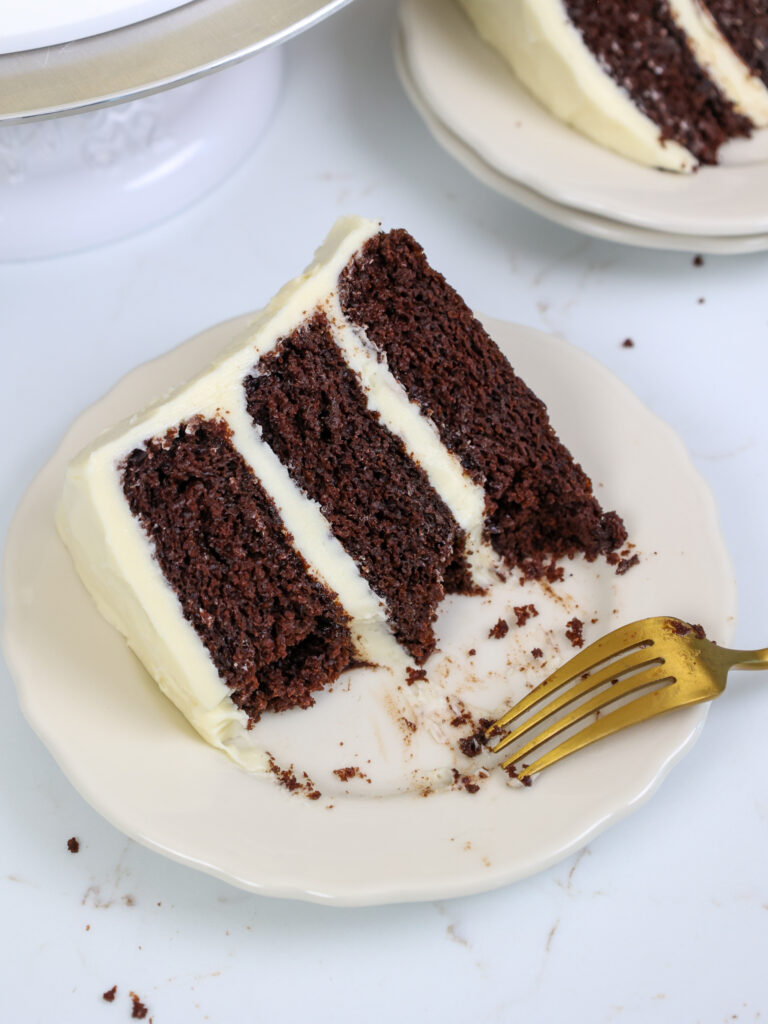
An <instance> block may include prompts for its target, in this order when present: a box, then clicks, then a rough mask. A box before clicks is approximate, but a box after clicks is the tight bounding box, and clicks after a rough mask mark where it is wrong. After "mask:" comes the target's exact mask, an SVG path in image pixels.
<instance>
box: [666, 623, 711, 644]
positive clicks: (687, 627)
mask: <svg viewBox="0 0 768 1024" xmlns="http://www.w3.org/2000/svg"><path fill="white" fill-rule="evenodd" d="M667 625H668V626H669V628H670V629H671V630H672V632H673V633H674V634H675V635H676V636H688V634H689V633H693V635H694V636H695V637H696V639H697V640H706V638H707V634H706V633H705V632H704V627H703V626H701V625H699V623H695V624H693V623H689V622H682V621H681V620H680V619H667Z"/></svg>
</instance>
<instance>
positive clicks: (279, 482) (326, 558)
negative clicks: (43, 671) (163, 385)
mask: <svg viewBox="0 0 768 1024" xmlns="http://www.w3.org/2000/svg"><path fill="white" fill-rule="evenodd" d="M378 231H379V225H378V224H377V223H375V222H372V221H367V220H363V219H361V218H344V219H342V220H340V221H339V222H337V224H336V225H335V227H334V229H333V230H332V232H331V234H330V235H329V237H328V239H327V240H326V242H325V243H324V244H323V246H321V248H320V249H319V250H318V252H317V254H316V257H315V260H314V261H313V263H312V264H311V265H310V266H309V267H308V268H307V270H306V271H305V272H304V274H303V275H301V276H300V277H298V278H296V279H295V280H294V281H292V282H291V283H290V284H288V285H286V286H285V287H284V288H283V289H282V290H281V291H280V292H279V293H278V295H277V296H276V297H275V298H274V299H273V300H272V302H270V303H269V305H268V306H267V307H266V308H265V309H264V310H263V311H262V312H261V313H259V314H257V315H256V317H255V318H254V319H253V321H252V322H251V323H250V325H249V326H248V328H247V329H246V330H245V331H244V332H243V333H242V334H241V335H239V336H238V338H236V339H235V340H234V341H233V343H232V345H231V346H229V347H228V348H227V350H225V352H224V353H223V354H222V356H221V357H220V358H219V359H218V360H217V361H216V362H215V363H214V364H213V365H212V366H211V367H209V368H208V369H206V370H204V371H203V372H201V373H200V374H198V375H197V376H196V377H194V378H193V379H192V380H191V381H189V382H188V383H186V384H185V385H182V386H181V387H180V388H178V389H176V390H174V391H173V392H171V393H170V394H169V395H167V396H165V397H164V398H161V399H159V400H157V401H156V402H154V403H153V404H152V405H150V406H149V407H148V408H147V409H145V410H144V411H143V412H142V413H139V414H137V415H136V416H134V417H132V418H131V419H130V420H128V421H126V422H124V423H122V424H119V425H118V426H116V427H115V428H113V429H112V430H110V431H108V432H106V433H105V434H104V435H102V436H101V437H100V438H99V439H98V440H97V441H96V442H95V444H94V445H92V446H91V447H90V448H88V449H86V450H85V451H84V452H82V453H81V454H80V455H79V456H78V457H77V458H76V459H75V460H74V461H73V463H72V464H71V466H70V469H69V471H68V473H67V478H66V481H65V486H64V491H63V495H62V499H61V502H60V506H59V509H58V514H57V524H58V528H59V531H60V533H61V536H62V538H63V539H64V541H65V543H66V544H67V546H68V547H69V549H70V551H71V553H72V556H73V558H74V561H75V564H76V566H77V569H78V572H79V574H80V576H81V578H82V579H83V581H84V583H85V585H86V587H87V589H88V590H89V591H90V592H91V594H92V596H93V597H94V599H95V601H96V603H97V606H98V607H99V610H100V611H101V613H102V614H103V615H104V617H105V618H106V619H107V620H108V621H109V622H110V623H112V625H114V626H115V627H116V628H117V629H118V630H119V631H120V632H121V633H123V634H124V636H125V637H126V639H127V641H128V643H129V645H130V646H131V647H132V648H133V650H134V651H135V652H136V654H137V655H138V656H139V658H140V659H141V661H142V662H143V663H144V664H145V665H146V667H147V669H148V670H149V671H150V673H151V674H152V676H153V677H154V678H155V679H156V680H157V682H158V685H159V686H160V688H161V689H162V690H163V692H164V693H165V694H166V695H167V696H168V697H169V698H170V699H171V700H172V701H173V702H174V704H176V706H177V707H178V708H179V709H180V710H181V711H182V712H183V714H184V715H185V716H186V717H187V718H188V720H189V721H190V722H191V724H192V725H193V726H194V727H195V729H197V731H198V732H199V733H200V734H201V735H202V736H203V737H204V738H205V739H206V740H208V742H210V743H211V744H212V745H214V746H216V747H219V748H221V749H223V750H225V751H226V752H227V753H228V754H229V755H230V756H231V757H233V759H234V760H236V761H238V762H239V763H240V764H242V765H243V766H245V767H247V768H250V769H263V768H265V767H266V758H265V755H264V752H263V750H262V749H261V748H260V747H259V746H258V740H257V738H256V737H255V736H254V733H253V732H250V731H248V729H247V726H248V716H247V714H246V713H245V712H244V711H242V710H241V709H239V708H238V707H237V706H236V705H235V703H234V701H233V700H232V698H231V696H230V692H229V689H228V687H227V686H226V685H225V683H224V682H223V680H222V679H221V677H220V676H219V674H218V672H217V670H216V668H215V666H214V665H213V662H212V660H211V657H210V654H209V652H208V650H207V648H206V647H205V645H204V643H203V642H202V640H201V639H200V637H199V636H198V634H197V632H196V631H195V629H194V627H193V626H192V624H191V623H190V622H189V621H188V620H187V619H186V618H185V616H184V614H183V611H182V608H181V605H180V602H179V600H178V598H177V596H176V593H175V592H174V590H173V589H172V588H171V587H170V585H169V584H168V582H167V581H166V579H165V577H164V575H163V573H162V570H161V568H160V566H159V564H158V562H157V560H156V559H155V558H154V556H153V553H152V545H151V542H150V541H149V540H148V538H147V535H146V533H145V532H144V530H143V528H142V526H141V524H140V523H139V522H138V521H137V519H136V518H134V516H133V515H132V513H131V511H130V508H129V506H128V503H127V501H126V499H125V495H124V493H123V489H122V485H121V478H120V464H121V462H122V460H123V459H124V458H125V457H126V456H127V455H128V454H129V453H130V452H131V451H132V450H133V449H135V448H141V447H142V446H143V445H144V443H145V442H146V441H147V439H149V438H151V437H163V436H165V434H166V433H167V431H168V430H169V429H173V428H175V427H177V426H178V425H179V424H180V423H182V422H184V421H188V420H190V419H191V418H193V417H197V416H202V417H204V418H211V419H217V418H218V419H223V420H225V421H226V423H227V424H228V426H229V428H230V430H231V432H232V443H233V445H234V447H235V449H236V450H237V451H238V452H239V453H240V455H242V457H243V458H244V459H245V461H246V462H247V463H248V465H250V466H251V467H252V469H253V470H254V472H255V473H256V475H257V477H258V478H259V480H260V481H261V483H262V484H263V486H264V488H265V489H266V491H267V492H268V493H269V495H270V497H271V498H272V500H273V501H274V503H275V506H276V508H277V510H278V512H279V514H280V516H281V518H282V520H283V523H284V525H285V528H286V530H288V532H289V533H290V534H291V535H292V540H293V544H294V547H295V548H296V550H297V551H298V552H299V554H301V556H302V557H303V558H304V560H305V562H306V563H307V566H308V568H309V571H310V573H311V574H313V575H314V576H315V577H316V578H317V579H319V580H320V581H321V582H322V583H324V584H325V585H326V586H327V587H328V588H329V589H330V590H331V591H333V592H334V593H336V594H337V595H338V598H339V601H340V604H341V605H342V606H343V608H344V609H345V611H346V612H347V614H348V616H349V617H350V620H351V621H350V632H351V635H352V638H353V641H354V643H355V647H356V649H357V651H358V653H359V655H360V657H361V659H362V660H365V661H368V662H371V663H376V664H381V665H385V666H388V667H390V668H395V669H397V668H399V669H401V670H402V669H404V667H405V666H407V665H411V664H413V663H412V661H411V659H410V658H409V656H408V655H407V654H406V652H405V651H404V650H403V648H402V647H401V646H400V645H399V644H398V643H397V641H396V640H395V638H394V636H393V633H392V630H391V628H390V626H389V623H388V621H387V610H386V607H385V605H384V602H383V601H382V600H381V599H380V598H379V597H378V596H377V595H376V594H375V593H374V592H373V591H372V590H371V588H370V587H369V585H368V584H367V583H366V582H365V580H364V579H363V577H362V576H361V574H360V572H359V570H358V567H357V566H356V564H355V562H354V561H353V559H352V558H351V557H350V555H348V554H347V552H346V551H345V550H344V548H343V547H342V545H341V543H340V542H339V541H338V540H337V539H336V537H335V536H334V535H333V533H332V531H331V529H330V526H329V524H328V521H327V520H326V518H325V517H324V515H323V514H322V512H321V510H320V507H319V505H318V504H317V503H316V502H313V501H311V500H310V499H309V498H308V497H307V496H306V495H305V494H304V493H303V492H302V491H301V490H300V489H299V488H298V487H297V485H296V484H295V483H294V482H293V480H292V479H291V477H290V475H289V473H288V470H287V469H286V468H285V467H284V466H283V465H282V463H281V462H280V461H279V460H278V458H277V456H276V455H275V453H274V452H273V451H272V450H271V448H270V447H269V446H268V445H267V444H266V443H265V442H264V441H263V440H262V439H261V436H260V434H261V432H260V430H259V428H257V427H256V426H255V425H254V423H253V420H252V419H251V417H250V415H249V414H248V411H247V408H246V399H245V393H244V389H243V378H244V377H245V376H246V375H247V374H249V373H258V360H259V358H260V357H261V356H263V355H265V354H267V353H268V352H270V351H271V350H272V349H274V348H275V346H276V345H277V344H278V342H279V340H280V339H281V338H282V337H285V336H288V335H290V333H291V332H292V331H293V330H294V329H295V328H296V326H297V325H298V324H300V323H302V322H303V321H304V320H306V319H307V317H308V316H310V315H311V314H312V313H313V311H314V310H316V309H317V308H325V309H326V310H327V311H328V312H329V313H330V315H331V316H330V318H331V320H332V323H333V330H334V340H335V341H336V343H337V344H338V345H339V347H340V349H341V351H342V353H343V354H344V357H345V359H346V361H347V363H348V365H350V367H351V368H352V369H353V370H354V371H355V372H357V373H358V374H359V376H360V378H361V380H362V382H363V386H364V389H365V392H366V395H367V400H368V403H369V407H370V408H371V409H373V410H374V411H376V412H377V413H378V414H379V416H380V418H381V420H382V422H383V423H384V424H385V425H386V426H387V427H389V428H390V429H392V430H393V431H394V432H395V433H397V434H398V436H400V437H401V438H402V440H403V441H404V443H405V445H406V447H407V449H408V451H409V453H411V455H412V457H413V458H414V459H415V461H417V462H418V464H419V465H420V466H421V467H422V469H423V470H424V472H425V473H426V474H427V477H428V479H429V482H430V484H431V485H432V486H433V487H434V489H435V490H436V491H437V492H438V494H439V495H440V496H441V497H442V498H443V500H444V501H445V503H446V505H448V507H449V509H450V510H451V511H452V513H453V514H454V517H455V518H456V520H457V522H458V523H459V525H460V526H461V527H462V528H463V529H464V530H465V531H466V534H467V537H468V541H469V543H468V550H467V555H468V561H469V563H470V566H471V568H472V569H473V575H474V578H475V580H476V582H478V583H480V584H481V585H482V584H484V583H485V582H487V579H488V576H489V573H490V570H491V567H492V566H493V565H494V564H496V557H495V555H494V554H493V552H492V551H491V549H490V548H489V547H488V545H486V544H485V542H484V541H483V540H482V531H483V523H484V494H483V491H482V488H480V487H479V486H478V485H477V484H475V483H473V482H472V481H471V480H470V479H469V477H468V476H467V474H466V473H465V472H464V471H463V469H462V468H461V466H460V464H459V463H458V460H456V459H455V458H454V457H453V456H451V455H450V454H449V453H448V452H447V451H446V450H445V449H444V448H443V446H442V445H441V443H440V441H439V439H438V438H437V433H436V431H435V429H434V427H433V426H432V424H431V423H429V422H428V421H427V420H426V419H425V418H424V417H423V416H421V415H420V413H419V412H418V410H417V407H416V406H415V405H414V404H413V403H411V402H410V401H409V400H408V398H407V397H406V396H405V393H404V391H403V389H402V388H401V387H400V385H399V384H398V383H397V382H396V381H395V379H394V378H393V377H392V375H391V374H389V373H388V371H387V370H386V367H385V366H384V365H383V364H382V363H381V361H379V360H377V358H376V357H375V356H374V355H373V354H372V352H370V351H369V350H368V347H367V345H366V342H365V339H364V338H363V337H361V335H360V332H359V331H358V330H356V329H353V328H352V327H351V326H350V325H349V324H347V323H346V321H345V320H344V317H343V314H342V312H341V307H340V304H339V301H338V295H337V291H336V285H337V281H338V277H339V274H340V272H341V270H342V269H343V268H344V267H345V266H346V265H347V263H348V262H349V261H350V260H351V259H352V258H353V257H354V256H355V255H356V253H358V252H359V250H360V249H361V247H362V246H363V244H364V243H365V242H366V241H367V240H368V239H369V238H370V237H371V236H372V235H374V234H376V233H377V232H378Z"/></svg>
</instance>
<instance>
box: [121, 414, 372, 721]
mask: <svg viewBox="0 0 768 1024" xmlns="http://www.w3.org/2000/svg"><path fill="white" fill-rule="evenodd" d="M230 438H231V432H230V429H229V427H228V426H227V424H226V423H224V422H222V421H218V420H203V419H195V420H191V421H189V422H186V423H182V424H181V425H180V426H179V427H178V428H177V429H175V430H171V431H169V432H168V434H167V435H166V436H165V437H155V438H151V439H150V440H148V441H147V442H146V443H145V445H144V447H142V448H136V449H134V451H132V452H131V454H130V455H128V456H127V458H126V459H125V460H124V462H123V463H122V465H121V467H120V469H121V474H122V485H123V491H124V493H125V496H126V498H127V500H128V503H129V505H130V509H131V512H132V513H133V515H134V516H135V517H136V518H137V519H138V520H139V522H140V523H141V524H142V526H143V528H144V530H145V531H146V533H147V534H148V535H149V537H150V539H151V540H152V544H153V547H154V554H155V557H156V559H157V561H158V562H159V563H160V567H161V568H162V571H163V574H164V575H165V577H166V579H167V580H168V582H169V584H170V585H171V586H172V587H173V589H174V591H175V592H176V594H177V596H178V598H179V601H180V603H181V606H182V609H183V611H184V616H185V617H186V618H187V620H188V621H189V622H190V623H191V624H192V625H193V626H194V628H195V630H196V632H197V634H198V636H199V637H200V639H201V640H202V641H203V643H204V644H205V646H206V647H207V648H208V651H209V652H210V655H211V658H212V660H213V662H214V664H215V666H216V668H217V670H218V672H219V675H220V676H221V678H222V679H223V680H224V681H225V682H226V684H227V685H228V686H229V687H230V688H231V691H232V694H231V696H232V699H233V700H234V702H235V704H237V706H238V707H240V708H242V710H243V711H245V712H246V713H247V714H248V716H249V720H250V722H251V723H253V722H255V721H257V720H258V718H259V717H260V715H261V713H262V712H263V711H264V710H265V709H267V708H269V709H271V710H276V711H279V710H284V709H285V708H289V707H293V706H295V705H299V706H300V707H308V706H309V705H310V704H312V703H313V698H312V696H311V693H312V691H315V690H319V689H320V688H321V687H323V686H324V685H325V684H326V683H328V682H330V681H332V680H333V679H335V678H336V677H337V676H338V674H339V673H340V672H342V671H343V670H344V669H345V668H346V667H347V666H348V665H349V664H350V662H351V661H352V659H353V650H352V642H351V638H350V635H349V631H348V629H347V626H346V615H345V613H344V611H343V609H342V608H341V606H340V605H339V604H338V602H337V601H336V599H335V595H334V594H332V593H331V592H330V591H329V590H327V588H325V587H324V586H322V585H321V584H320V583H319V582H317V581H316V580H315V579H313V578H312V577H311V576H310V575H309V574H308V572H307V568H306V565H305V563H304V561H303V559H302V558H301V556H300V555H299V554H298V553H297V552H296V551H295V550H294V548H293V547H292V544H291V538H290V536H289V535H288V534H287V533H286V531H285V530H284V528H283V526H282V524H281V521H280V517H279V515H278V513H277V510H276V508H275V506H274V504H273V502H272V500H271V499H270V497H269V496H268V494H267V493H266V492H265V491H264V489H263V488H262V486H261V484H260V483H259V482H258V480H257V479H256V477H255V476H254V474H253V472H252V471H251V470H250V468H249V467H248V465H247V464H246V463H245V461H244V460H243V458H242V456H241V455H240V454H239V453H238V452H237V450H236V449H235V447H234V446H233V444H232V442H231V439H230Z"/></svg>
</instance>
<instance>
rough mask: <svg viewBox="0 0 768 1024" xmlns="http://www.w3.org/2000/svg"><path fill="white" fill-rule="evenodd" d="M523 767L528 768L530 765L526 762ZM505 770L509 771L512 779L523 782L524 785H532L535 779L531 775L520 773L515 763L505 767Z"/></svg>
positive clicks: (508, 773)
mask: <svg viewBox="0 0 768 1024" xmlns="http://www.w3.org/2000/svg"><path fill="white" fill-rule="evenodd" d="M522 767H523V768H527V767H528V765H525V764H524V765H522ZM504 771H505V772H506V773H507V775H508V776H509V777H510V779H515V780H516V781H517V782H522V784H523V785H524V786H530V785H531V782H532V781H533V780H532V779H531V776H530V775H518V773H517V768H515V766H514V765H513V764H510V765H508V766H507V767H506V768H505V769H504Z"/></svg>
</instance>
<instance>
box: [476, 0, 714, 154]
mask: <svg viewBox="0 0 768 1024" xmlns="http://www.w3.org/2000/svg"><path fill="white" fill-rule="evenodd" d="M460 3H461V4H462V6H463V7H464V8H465V10H466V11H467V14H468V15H469V17H470V18H471V19H472V21H473V22H474V24H475V26H476V28H477V30H478V32H479V33H480V35H481V36H482V37H483V39H485V40H486V42H488V43H489V44H490V45H491V46H493V47H494V48H495V49H496V50H498V51H499V53H501V55H502V56H503V57H504V58H505V59H506V60H507V61H508V63H509V64H510V65H511V66H512V67H513V68H514V71H515V74H516V75H517V77H518V78H519V79H520V81H521V82H522V83H523V84H524V85H525V86H526V88H527V89H528V90H529V91H530V92H531V93H533V95H534V96H536V98H537V99H538V100H539V101H540V102H541V103H543V104H544V106H546V107H547V108H548V109H549V110H551V111H552V113H553V114H555V116H556V117H558V118H560V119H561V120H562V121H565V122H566V123H567V124H570V125H572V126H573V127H574V128H576V129H578V130H579V131H580V132H582V133H583V134H584V135H587V136H588V137H589V138H591V139H594V140H595V141H596V142H598V143H600V145H603V146H606V147H607V148H608V149H613V150H615V151H616V152H618V153H621V154H623V155H625V156H627V157H629V158H630V159H632V160H635V161H637V162H638V163H641V164H645V165H646V166H649V167H658V168H663V169H665V170H671V171H691V170H693V168H694V167H695V166H696V165H697V160H696V158H695V157H694V156H693V155H692V154H691V153H689V152H688V150H687V149H685V147H683V146H681V145H680V144H679V143H677V142H674V141H672V140H667V141H662V139H661V136H660V131H659V128H658V126H657V125H656V124H654V122H653V121H652V120H651V119H650V118H649V117H647V116H646V115H645V114H643V113H642V112H641V111H640V110H639V109H638V108H637V107H636V106H635V104H634V102H633V101H632V99H631V97H630V96H629V94H628V93H627V92H626V91H625V90H624V89H623V88H622V87H621V86H620V85H618V84H617V83H616V82H615V81H614V80H613V79H612V78H611V76H610V75H609V74H608V73H607V72H606V71H605V69H604V68H603V67H602V66H601V64H600V62H599V61H598V60H597V58H596V57H595V56H594V55H593V54H592V53H591V52H590V50H589V48H588V47H587V45H586V44H585V42H584V40H583V39H582V37H581V34H580V33H579V31H578V29H576V27H575V26H574V25H573V23H572V22H571V20H570V18H569V17H568V13H567V11H566V9H565V7H564V5H563V3H562V0H460Z"/></svg>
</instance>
